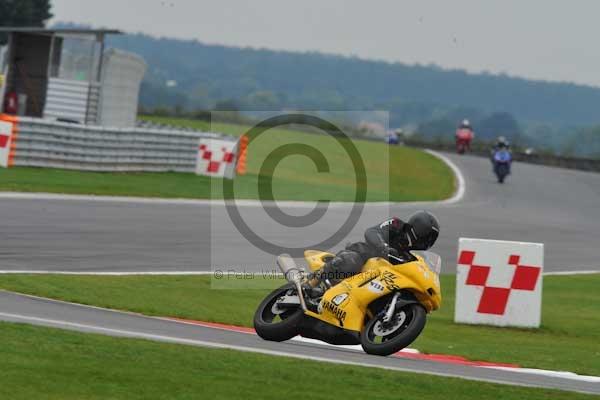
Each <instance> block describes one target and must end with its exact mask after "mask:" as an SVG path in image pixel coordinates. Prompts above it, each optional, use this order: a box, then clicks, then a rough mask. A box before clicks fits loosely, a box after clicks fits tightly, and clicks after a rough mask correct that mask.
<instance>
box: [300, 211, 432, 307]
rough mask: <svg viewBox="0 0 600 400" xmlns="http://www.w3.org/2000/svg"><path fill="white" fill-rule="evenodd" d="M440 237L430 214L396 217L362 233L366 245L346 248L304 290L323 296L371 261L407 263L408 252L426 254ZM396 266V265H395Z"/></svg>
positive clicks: (358, 244) (359, 243) (354, 244)
mask: <svg viewBox="0 0 600 400" xmlns="http://www.w3.org/2000/svg"><path fill="white" fill-rule="evenodd" d="M439 233H440V225H439V223H438V221H437V219H436V217H434V216H433V215H432V214H430V213H428V212H426V211H419V212H417V213H415V214H413V215H411V216H410V217H409V219H408V221H407V222H404V221H402V220H401V219H399V218H397V217H393V218H390V219H388V220H386V221H383V222H382V223H381V224H378V225H375V226H373V227H371V228H368V229H367V230H366V231H365V242H356V243H352V244H349V245H348V246H346V248H345V249H344V250H342V251H340V252H338V253H337V254H336V255H335V257H333V258H332V259H331V260H329V261H327V262H326V263H325V265H324V266H323V267H322V268H321V269H320V270H319V271H316V272H315V273H314V274H313V279H312V280H311V282H310V284H308V285H307V287H306V288H305V289H307V290H308V291H309V295H310V296H311V297H319V296H322V295H323V293H324V291H325V289H324V288H323V287H322V285H321V284H322V283H323V284H325V286H326V287H329V286H331V285H334V284H337V283H338V282H339V281H341V280H343V279H345V278H348V277H350V276H352V275H355V274H358V273H359V272H361V270H362V267H363V265H364V264H365V263H366V262H367V260H368V259H369V258H372V257H385V258H388V257H389V256H393V257H396V258H397V259H398V260H399V261H401V262H408V261H410V260H412V259H414V257H413V256H412V255H411V254H410V253H409V250H428V249H429V248H431V246H433V244H434V243H435V241H436V240H437V238H438V235H439ZM395 263H396V264H397V263H398V262H395Z"/></svg>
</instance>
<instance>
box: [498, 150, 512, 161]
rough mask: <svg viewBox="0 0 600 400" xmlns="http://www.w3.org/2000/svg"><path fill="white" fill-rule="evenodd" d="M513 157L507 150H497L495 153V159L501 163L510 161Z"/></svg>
mask: <svg viewBox="0 0 600 400" xmlns="http://www.w3.org/2000/svg"><path fill="white" fill-rule="evenodd" d="M510 159H511V156H510V153H509V152H508V151H506V150H501V151H497V152H496V154H494V160H495V161H497V162H501V163H506V162H509V161H510Z"/></svg>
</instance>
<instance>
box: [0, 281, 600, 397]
mask: <svg viewBox="0 0 600 400" xmlns="http://www.w3.org/2000/svg"><path fill="white" fill-rule="evenodd" d="M0 304H2V307H1V309H0V319H2V320H5V321H12V322H22V323H32V324H36V325H43V326H48V327H55V328H61V329H69V330H76V331H81V332H88V333H100V334H106V335H111V336H124V337H137V338H144V339H149V340H158V341H166V342H173V343H181V344H187V345H195V346H204V347H217V348H229V349H234V350H241V351H252V352H258V353H264V354H270V355H279V356H289V357H298V358H305V359H312V360H318V361H326V362H335V363H341V364H353V365H362V366H369V367H378V368H386V369H391V370H397V371H409V372H421V373H428V374H435V375H442V376H452V377H462V378H466V379H471V380H480V381H487V382H495V383H504V384H512V385H522V386H534V387H543V388H551V389H562V390H569V391H577V392H585V393H594V394H600V382H599V381H598V380H594V381H586V380H581V379H575V378H574V377H569V376H562V377H559V376H545V375H539V374H530V373H522V372H515V371H511V370H507V369H495V368H488V367H473V366H466V365H456V364H448V363H443V362H436V361H424V360H411V359H407V358H399V357H378V356H370V355H367V354H364V353H362V352H359V351H353V350H346V349H340V348H332V347H330V346H322V345H318V344H312V343H302V342H294V341H288V342H283V343H274V342H267V341H264V340H262V339H260V338H259V337H258V336H256V335H252V334H248V333H240V332H231V331H226V330H222V329H213V328H206V327H201V326H197V325H190V324H186V323H181V322H176V321H170V320H165V319H160V318H153V317H146V316H141V315H137V314H132V313H122V312H117V311H110V310H104V309H99V308H96V307H89V306H83V305H76V304H71V303H64V302H58V301H53V300H47V299H39V298H33V297H30V296H22V295H19V294H15V293H10V292H4V291H0Z"/></svg>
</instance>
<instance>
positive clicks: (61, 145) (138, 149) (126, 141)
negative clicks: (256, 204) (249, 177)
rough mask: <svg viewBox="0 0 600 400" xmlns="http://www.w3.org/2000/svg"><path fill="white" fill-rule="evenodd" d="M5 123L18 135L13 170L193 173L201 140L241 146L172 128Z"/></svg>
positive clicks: (214, 135) (32, 121) (219, 136)
mask: <svg viewBox="0 0 600 400" xmlns="http://www.w3.org/2000/svg"><path fill="white" fill-rule="evenodd" d="M0 119H2V117H0ZM4 119H5V120H8V119H10V121H11V122H12V123H13V124H14V129H13V132H15V133H13V135H12V143H11V147H12V148H13V152H12V158H11V162H10V163H9V166H31V167H49V168H63V169H76V170H87V171H176V172H194V171H195V169H196V162H197V157H198V143H199V140H200V139H221V140H229V141H232V142H235V141H236V140H237V139H236V138H234V137H230V136H225V135H222V134H219V133H211V132H199V131H189V130H179V129H172V128H170V129H162V128H150V127H132V128H105V127H98V126H86V125H80V124H72V123H64V122H55V121H50V120H44V119H39V118H27V117H18V118H14V117H10V118H8V117H7V116H4Z"/></svg>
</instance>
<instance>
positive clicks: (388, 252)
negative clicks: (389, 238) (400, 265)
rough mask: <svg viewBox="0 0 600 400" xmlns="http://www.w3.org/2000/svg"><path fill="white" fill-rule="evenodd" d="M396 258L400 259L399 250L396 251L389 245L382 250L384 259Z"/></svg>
mask: <svg viewBox="0 0 600 400" xmlns="http://www.w3.org/2000/svg"><path fill="white" fill-rule="evenodd" d="M390 255H391V256H395V257H398V256H399V255H400V254H399V253H398V250H396V249H395V248H393V247H390V246H388V245H387V244H386V245H385V246H384V247H383V248H382V249H381V256H382V257H388V256H390Z"/></svg>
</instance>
